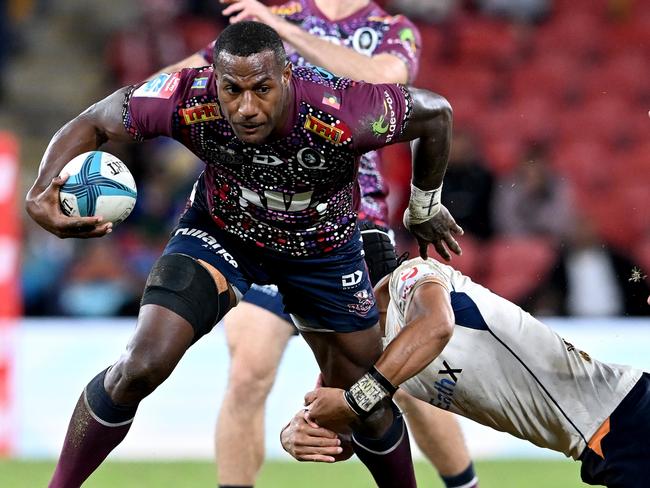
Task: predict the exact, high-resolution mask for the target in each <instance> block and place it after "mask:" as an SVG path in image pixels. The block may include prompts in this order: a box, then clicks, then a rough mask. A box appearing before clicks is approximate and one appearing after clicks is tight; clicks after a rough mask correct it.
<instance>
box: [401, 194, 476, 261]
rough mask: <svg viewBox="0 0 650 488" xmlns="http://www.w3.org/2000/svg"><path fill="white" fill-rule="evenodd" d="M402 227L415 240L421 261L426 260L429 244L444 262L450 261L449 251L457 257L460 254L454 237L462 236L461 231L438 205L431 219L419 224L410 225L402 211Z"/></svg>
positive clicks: (406, 211)
mask: <svg viewBox="0 0 650 488" xmlns="http://www.w3.org/2000/svg"><path fill="white" fill-rule="evenodd" d="M404 227H406V228H407V229H408V231H409V232H410V233H411V234H412V235H413V236H414V237H415V238H416V239H417V241H418V246H419V251H420V257H421V258H422V259H427V256H428V247H429V244H433V247H434V248H435V249H436V251H437V252H438V254H440V256H441V257H442V258H443V259H444V260H445V261H449V260H450V259H451V254H450V253H449V250H451V251H453V252H454V253H455V254H458V255H460V254H462V250H461V248H460V246H459V245H458V242H457V241H456V239H455V238H454V236H455V235H456V236H462V235H463V229H462V228H461V227H460V226H459V225H458V224H457V223H456V221H455V220H454V218H453V217H452V215H451V213H449V210H447V208H446V207H445V206H444V205H440V210H439V211H438V212H437V213H436V214H435V215H434V216H433V217H432V218H431V219H429V220H427V221H425V222H422V223H419V224H414V223H411V219H410V213H409V209H408V208H407V209H406V210H405V211H404ZM445 246H446V247H445Z"/></svg>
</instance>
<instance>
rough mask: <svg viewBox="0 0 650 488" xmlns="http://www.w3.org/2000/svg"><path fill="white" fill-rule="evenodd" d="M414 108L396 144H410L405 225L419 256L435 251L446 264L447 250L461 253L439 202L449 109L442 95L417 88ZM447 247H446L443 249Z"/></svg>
mask: <svg viewBox="0 0 650 488" xmlns="http://www.w3.org/2000/svg"><path fill="white" fill-rule="evenodd" d="M408 90H409V92H410V93H411V97H412V100H413V107H412V112H411V116H410V118H409V124H408V126H407V128H406V130H405V131H404V132H403V133H402V135H401V137H400V138H399V141H402V142H406V141H411V150H412V153H413V176H412V179H411V198H410V200H409V206H408V208H407V209H406V211H405V213H404V226H405V227H406V228H407V229H408V230H409V231H410V232H411V234H413V235H414V236H415V238H416V239H417V241H418V244H419V248H420V256H421V257H422V258H423V259H426V257H427V248H428V247H429V244H433V246H434V248H435V249H436V251H437V252H438V254H440V256H442V257H443V258H444V259H445V260H446V261H449V260H450V259H451V254H450V253H449V250H451V251H453V252H454V253H456V254H461V249H460V246H459V245H458V242H456V239H455V238H454V235H462V234H463V229H461V227H460V226H459V225H457V224H456V221H455V220H454V218H453V217H452V216H451V214H450V213H449V211H448V210H447V209H446V208H445V207H444V206H443V205H442V204H441V203H440V197H441V193H442V181H443V178H444V176H445V172H446V170H447V162H448V160H449V150H450V148H451V135H452V122H453V116H452V109H451V105H450V104H449V102H448V101H447V100H446V99H445V98H444V97H442V96H440V95H438V94H436V93H433V92H430V91H428V90H422V89H418V88H413V87H411V88H409V89H408ZM445 246H446V247H445Z"/></svg>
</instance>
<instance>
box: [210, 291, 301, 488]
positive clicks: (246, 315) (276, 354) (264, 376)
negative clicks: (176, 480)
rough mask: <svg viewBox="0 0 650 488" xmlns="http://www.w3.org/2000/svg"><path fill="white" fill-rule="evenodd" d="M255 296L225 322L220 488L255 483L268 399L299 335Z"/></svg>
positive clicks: (218, 455) (261, 457)
mask: <svg viewBox="0 0 650 488" xmlns="http://www.w3.org/2000/svg"><path fill="white" fill-rule="evenodd" d="M266 289H267V290H269V288H266ZM272 291H273V290H272ZM273 293H275V297H274V300H275V301H277V305H278V306H279V309H280V311H281V310H282V299H281V296H280V295H279V294H277V290H275V291H273ZM255 294H262V295H263V294H264V292H263V291H260V290H257V289H256V288H253V287H252V288H251V289H250V290H249V291H248V293H247V294H246V295H244V299H243V301H242V302H240V304H239V305H238V306H237V307H235V308H234V309H232V310H231V311H230V312H229V313H228V315H226V317H225V320H224V322H225V328H226V338H227V341H228V350H229V352H230V372H229V376H228V386H227V388H226V393H225V395H224V397H223V402H222V404H221V410H220V412H219V421H218V423H217V431H216V437H215V444H216V458H217V467H218V477H219V486H221V487H226V486H238V487H251V486H253V485H254V483H255V478H256V477H257V473H258V472H259V470H260V468H261V466H262V462H263V461H264V413H265V404H266V398H267V396H268V394H269V392H270V391H271V387H272V386H273V382H274V381H275V376H276V373H277V369H278V365H279V363H280V360H281V358H282V354H283V352H284V350H285V348H286V345H287V342H288V341H289V339H290V338H291V336H292V335H293V333H294V332H295V328H294V327H293V324H291V323H290V322H288V321H287V319H288V317H286V318H285V316H284V315H282V314H281V313H274V311H271V310H274V309H273V308H269V307H265V308H262V306H260V305H263V302H261V300H263V298H264V297H261V298H260V299H258V300H257V301H255V298H254V297H253V296H252V295H255ZM269 298H271V297H269ZM251 302H253V303H251ZM254 303H260V305H256V304H254Z"/></svg>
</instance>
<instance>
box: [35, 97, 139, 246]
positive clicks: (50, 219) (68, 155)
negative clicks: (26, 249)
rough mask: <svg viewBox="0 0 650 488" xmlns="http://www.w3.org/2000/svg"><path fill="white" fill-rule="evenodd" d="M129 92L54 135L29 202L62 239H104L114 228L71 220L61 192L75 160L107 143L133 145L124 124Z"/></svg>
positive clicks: (82, 219)
mask: <svg viewBox="0 0 650 488" xmlns="http://www.w3.org/2000/svg"><path fill="white" fill-rule="evenodd" d="M126 90H127V89H126V88H122V89H120V90H118V91H116V92H115V93H113V94H112V95H109V96H108V97H106V98H105V99H103V100H101V101H100V102H97V103H95V104H94V105H92V106H91V107H89V108H88V109H86V110H85V111H84V112H83V113H81V114H80V115H78V116H77V117H75V118H74V119H73V120H71V121H70V122H68V123H67V124H65V125H64V126H63V127H62V128H61V129H59V130H58V131H57V133H56V134H54V137H52V140H51V141H50V143H49V145H48V146H47V149H46V150H45V154H44V155H43V158H42V160H41V164H40V166H39V168H38V176H37V177H36V181H35V182H34V184H33V185H32V187H31V188H30V190H29V192H28V193H27V197H26V199H25V208H26V210H27V213H28V214H29V215H30V217H32V218H33V219H34V220H35V221H36V222H37V223H38V224H39V225H41V227H43V228H44V229H45V230H47V231H49V232H51V233H53V234H54V235H56V236H58V237H61V238H63V237H82V238H86V237H101V236H103V235H105V234H106V233H108V232H110V229H111V224H110V223H103V222H102V220H101V217H69V216H66V215H64V214H63V212H62V211H61V208H60V203H59V190H60V188H61V187H62V186H63V185H64V183H65V182H66V180H67V178H66V177H61V176H59V173H60V172H61V169H62V168H63V167H64V166H65V165H66V163H67V162H68V161H70V160H71V159H72V158H73V157H75V156H77V155H79V154H81V153H84V152H86V151H94V150H96V149H98V148H99V147H100V146H101V145H102V144H104V143H105V142H107V141H109V140H110V141H115V142H132V141H133V138H132V137H131V136H130V135H129V134H128V132H127V131H126V129H125V128H124V125H123V123H122V108H123V103H124V96H125V93H126Z"/></svg>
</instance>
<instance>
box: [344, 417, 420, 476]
mask: <svg viewBox="0 0 650 488" xmlns="http://www.w3.org/2000/svg"><path fill="white" fill-rule="evenodd" d="M393 417H394V419H393V423H392V424H391V426H390V427H389V428H388V430H387V431H386V433H385V434H384V435H383V436H382V437H381V438H379V439H372V438H369V437H365V436H362V435H359V434H353V435H352V446H353V448H354V452H355V454H356V455H357V457H358V458H359V459H360V460H361V461H362V462H363V464H365V465H366V467H367V468H368V470H369V471H370V472H371V473H372V477H373V478H374V479H375V482H376V483H377V486H378V488H415V487H416V482H415V472H414V470H413V461H412V459H411V446H410V443H409V435H408V431H407V430H406V424H405V423H404V418H403V417H402V414H401V413H400V412H399V410H398V409H397V407H396V406H395V405H394V404H393Z"/></svg>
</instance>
